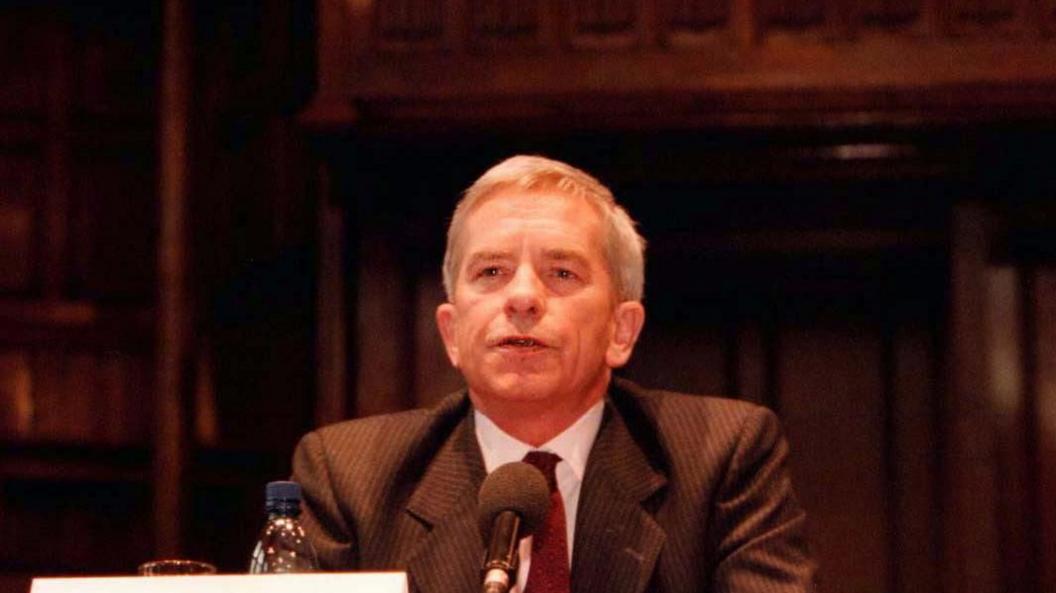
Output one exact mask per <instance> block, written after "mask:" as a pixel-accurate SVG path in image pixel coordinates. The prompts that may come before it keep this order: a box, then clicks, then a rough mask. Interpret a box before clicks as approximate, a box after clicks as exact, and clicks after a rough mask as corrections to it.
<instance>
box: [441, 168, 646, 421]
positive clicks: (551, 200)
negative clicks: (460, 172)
mask: <svg viewBox="0 0 1056 593" xmlns="http://www.w3.org/2000/svg"><path fill="white" fill-rule="evenodd" d="M603 237H604V230H603V227H602V221H601V216H600V215H599V213H598V212H597V211H596V209H595V208H594V207H593V206H591V205H590V204H589V203H588V202H587V201H586V200H584V199H582V198H578V197H571V196H566V195H563V194H561V193H556V192H554V191H537V192H526V191H524V190H519V189H507V190H502V191H500V192H499V193H497V194H496V195H494V196H491V197H489V198H487V199H485V200H484V202H483V203H481V204H479V205H478V206H477V207H476V209H474V210H473V211H471V212H470V213H469V214H468V216H467V218H466V220H465V224H464V226H463V231H462V237H461V240H460V242H461V245H456V246H455V248H456V249H461V255H462V257H461V260H460V261H461V264H460V268H459V269H458V270H457V271H456V274H457V275H456V279H455V283H454V296H453V299H452V301H453V302H451V303H445V304H443V305H441V306H440V307H439V308H438V309H437V323H438V325H439V327H440V332H441V335H442V337H443V340H444V344H445V347H446V349H447V353H448V356H449V357H450V359H451V362H452V364H454V365H455V366H456V367H458V368H459V369H460V370H461V372H462V374H463V376H464V377H465V379H466V382H467V384H468V385H469V388H470V394H471V396H472V397H473V401H474V404H475V405H477V407H478V408H480V409H481V410H482V411H484V412H485V413H488V412H489V409H490V410H492V411H496V412H498V411H499V408H503V409H504V410H505V411H509V410H511V409H518V410H530V409H532V406H539V405H542V406H544V407H547V408H552V409H557V408H560V409H563V410H569V411H576V410H578V411H585V410H586V409H587V408H588V407H589V406H590V405H592V404H593V403H594V402H595V401H597V399H599V398H600V397H601V396H602V394H603V393H604V390H605V388H606V386H607V385H608V381H609V376H610V372H611V369H612V368H613V367H618V366H621V365H623V364H624V363H625V362H626V361H627V359H628V358H629V357H630V354H631V350H632V349H633V347H634V341H635V340H636V339H637V336H638V332H639V330H640V328H641V324H642V319H643V316H644V311H643V310H642V306H641V304H640V303H638V302H623V303H620V302H618V298H617V296H616V294H615V291H614V287H613V281H612V278H611V277H610V274H609V271H608V267H607V266H606V260H605V255H604V250H603ZM525 404H528V405H525ZM510 406H514V408H511V407H510ZM580 408H582V410H580Z"/></svg>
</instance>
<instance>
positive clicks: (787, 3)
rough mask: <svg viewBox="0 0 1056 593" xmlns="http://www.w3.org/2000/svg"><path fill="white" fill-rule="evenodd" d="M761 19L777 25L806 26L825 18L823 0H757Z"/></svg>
mask: <svg viewBox="0 0 1056 593" xmlns="http://www.w3.org/2000/svg"><path fill="white" fill-rule="evenodd" d="M759 6H760V8H761V9H762V14H763V19H764V20H765V22H766V23H767V24H769V25H775V26H779V27H792V28H797V27H808V26H815V25H820V24H822V22H824V20H825V0H759Z"/></svg>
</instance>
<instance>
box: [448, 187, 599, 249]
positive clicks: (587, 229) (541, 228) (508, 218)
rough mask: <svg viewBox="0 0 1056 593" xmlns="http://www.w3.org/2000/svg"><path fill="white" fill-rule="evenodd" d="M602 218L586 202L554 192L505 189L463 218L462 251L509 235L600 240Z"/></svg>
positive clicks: (574, 196)
mask: <svg viewBox="0 0 1056 593" xmlns="http://www.w3.org/2000/svg"><path fill="white" fill-rule="evenodd" d="M601 226H602V217H601V213H600V211H599V209H598V207H597V206H596V205H594V204H592V203H591V202H589V201H588V200H587V199H586V198H583V197H581V196H576V195H570V194H567V193H564V192H561V191H554V190H524V189H520V188H508V189H504V190H500V191H497V192H495V193H494V194H493V195H490V196H487V197H486V198H484V199H482V200H481V201H480V202H479V203H477V204H476V205H475V206H474V208H473V209H472V210H470V211H469V212H468V213H467V214H466V219H465V226H464V228H463V232H462V235H463V236H462V237H461V239H462V240H461V241H460V242H461V243H462V244H463V247H465V246H469V245H472V244H474V243H478V242H479V241H481V240H486V239H495V238H500V237H502V236H509V235H511V234H517V235H523V234H524V233H532V232H538V233H543V234H549V235H553V237H552V238H553V239H555V240H556V239H561V238H564V239H569V240H576V239H578V240H581V241H584V242H591V243H593V242H595V241H598V240H600V237H601V235H600V233H601Z"/></svg>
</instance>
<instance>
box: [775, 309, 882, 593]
mask: <svg viewBox="0 0 1056 593" xmlns="http://www.w3.org/2000/svg"><path fill="white" fill-rule="evenodd" d="M778 339H779V351H778V357H779V361H778V377H779V378H778V383H779V384H778V398H779V401H778V409H779V411H780V414H781V417H782V418H783V419H784V422H785V425H786V427H787V431H788V438H789V441H790V443H791V445H792V452H793V453H792V458H791V467H792V474H793V477H794V479H795V483H796V489H797V492H798V494H799V495H800V499H801V500H802V502H803V505H804V506H805V507H806V509H807V512H808V513H809V514H810V516H811V520H810V523H809V532H810V536H811V540H812V544H813V546H814V549H815V550H816V551H817V554H818V557H819V558H820V561H821V573H820V578H819V581H820V590H821V591H823V592H833V593H835V592H837V591H858V592H861V593H880V592H882V591H886V590H887V586H888V583H889V582H890V574H889V570H890V566H891V564H890V556H889V545H888V542H889V537H890V531H889V530H890V528H891V522H890V516H889V514H888V505H887V487H886V485H885V476H886V463H887V459H886V458H885V445H884V443H885V434H884V427H885V423H886V419H885V417H884V410H885V409H886V404H885V391H884V376H883V366H882V358H881V342H880V340H879V338H878V337H877V336H876V334H875V333H874V332H873V331H870V329H869V327H868V326H864V327H863V326H844V327H838V326H836V327H829V328H825V327H822V328H799V327H789V328H786V329H783V330H782V331H781V334H780V335H779V336H778ZM848 542H854V545H851V546H849V545H848Z"/></svg>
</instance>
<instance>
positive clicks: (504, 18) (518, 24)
mask: <svg viewBox="0 0 1056 593" xmlns="http://www.w3.org/2000/svg"><path fill="white" fill-rule="evenodd" d="M470 27H471V31H472V36H473V40H474V41H483V40H489V41H493V40H498V41H512V42H518V41H524V40H526V39H527V40H532V39H536V38H537V37H538V35H539V32H540V30H541V22H540V6H539V2H538V1H537V0H472V1H471V2H470Z"/></svg>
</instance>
